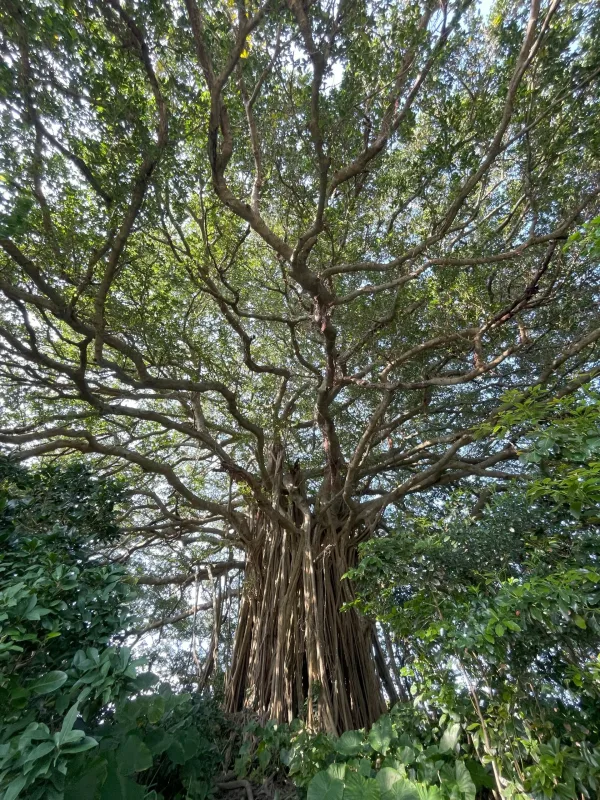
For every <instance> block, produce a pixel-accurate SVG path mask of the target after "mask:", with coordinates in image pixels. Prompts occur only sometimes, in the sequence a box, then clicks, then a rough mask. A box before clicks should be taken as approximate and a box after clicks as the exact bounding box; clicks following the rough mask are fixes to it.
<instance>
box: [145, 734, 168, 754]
mask: <svg viewBox="0 0 600 800" xmlns="http://www.w3.org/2000/svg"><path fill="white" fill-rule="evenodd" d="M172 743H173V737H172V736H171V734H170V733H167V732H166V731H165V730H162V729H160V728H159V729H158V730H153V731H150V732H149V733H148V735H147V736H146V737H145V738H144V744H145V745H146V746H147V747H148V749H149V750H150V752H151V753H152V755H154V756H157V755H160V754H161V753H164V752H165V750H168V748H169V747H170V746H171V744H172Z"/></svg>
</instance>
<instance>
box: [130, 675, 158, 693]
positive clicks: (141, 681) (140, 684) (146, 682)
mask: <svg viewBox="0 0 600 800" xmlns="http://www.w3.org/2000/svg"><path fill="white" fill-rule="evenodd" d="M159 680H160V678H159V677H158V675H155V674H154V673H153V672H142V673H141V674H140V675H137V676H136V678H135V680H134V682H133V685H134V686H135V688H136V689H138V690H140V691H144V689H150V688H151V687H152V686H155V685H156V684H157V683H158V682H159Z"/></svg>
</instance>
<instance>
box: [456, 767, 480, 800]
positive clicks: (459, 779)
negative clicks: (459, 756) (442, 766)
mask: <svg viewBox="0 0 600 800" xmlns="http://www.w3.org/2000/svg"><path fill="white" fill-rule="evenodd" d="M455 772H456V783H457V784H458V788H459V789H460V791H461V792H462V794H463V795H464V796H465V798H466V800H475V793H476V788H475V784H474V783H473V778H472V777H471V773H470V772H469V770H468V769H467V766H466V764H465V763H464V762H463V761H457V762H456V766H455Z"/></svg>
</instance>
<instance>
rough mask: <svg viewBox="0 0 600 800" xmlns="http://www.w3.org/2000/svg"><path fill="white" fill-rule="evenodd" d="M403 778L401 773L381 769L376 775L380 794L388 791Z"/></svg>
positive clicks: (395, 770)
mask: <svg viewBox="0 0 600 800" xmlns="http://www.w3.org/2000/svg"><path fill="white" fill-rule="evenodd" d="M403 778H404V775H402V773H400V772H398V770H397V769H392V768H391V767H383V769H380V770H379V772H378V773H377V782H378V784H379V787H380V789H381V791H382V792H387V791H389V790H390V789H391V788H392V786H393V785H394V784H395V783H397V782H398V781H401V780H403Z"/></svg>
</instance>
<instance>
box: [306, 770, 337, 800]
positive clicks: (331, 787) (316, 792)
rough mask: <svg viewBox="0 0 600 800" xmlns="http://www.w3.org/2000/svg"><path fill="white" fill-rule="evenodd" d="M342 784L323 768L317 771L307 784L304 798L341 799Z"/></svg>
mask: <svg viewBox="0 0 600 800" xmlns="http://www.w3.org/2000/svg"><path fill="white" fill-rule="evenodd" d="M343 795H344V784H343V783H342V781H340V780H339V779H338V778H332V777H331V775H329V774H328V773H327V772H326V771H325V770H322V771H321V772H317V774H316V775H315V776H314V778H313V779H312V780H311V782H310V783H309V784H308V792H307V795H306V800H342V797H343Z"/></svg>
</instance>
